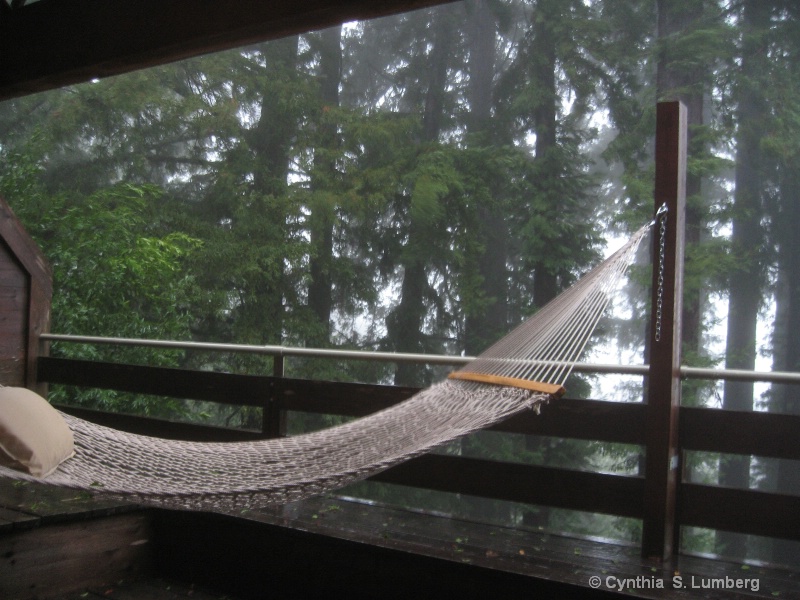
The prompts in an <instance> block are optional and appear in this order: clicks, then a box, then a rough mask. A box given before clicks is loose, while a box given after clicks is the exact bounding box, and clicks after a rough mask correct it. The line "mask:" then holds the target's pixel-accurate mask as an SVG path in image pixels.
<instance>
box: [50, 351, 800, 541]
mask: <svg viewBox="0 0 800 600" xmlns="http://www.w3.org/2000/svg"><path fill="white" fill-rule="evenodd" d="M38 373H39V378H40V380H41V381H43V382H48V383H51V384H64V385H73V386H80V387H87V388H101V389H114V390H118V391H126V392H133V393H146V394H154V395H159V396H171V397H178V398H190V399H198V400H208V401H213V402H220V403H224V404H234V405H241V406H259V407H262V408H264V409H267V408H269V407H270V406H272V407H273V414H275V413H277V412H280V413H284V412H285V411H301V412H310V413H321V414H331V415H339V416H350V417H359V416H363V415H366V414H369V413H371V412H374V411H376V410H380V409H382V408H386V407H388V406H391V405H393V404H395V403H398V402H401V401H403V400H405V399H406V398H408V397H410V396H411V395H412V394H414V393H415V392H416V391H417V389H416V388H409V387H395V386H386V385H369V384H359V383H341V382H325V381H310V380H303V379H292V378H285V377H273V376H256V375H236V374H229V373H213V372H200V371H187V370H182V369H169V368H161V367H149V366H140V365H122V364H113V363H103V362H92V361H83V360H74V359H64V358H52V357H42V358H40V359H39V366H38ZM62 408H63V409H64V410H66V411H68V412H70V413H72V414H76V415H78V416H81V417H83V418H87V419H90V420H94V421H96V422H99V423H102V424H105V425H108V426H111V427H116V428H118V429H123V430H127V431H132V432H134V433H142V434H148V435H156V436H159V437H171V438H174V439H197V440H215V441H236V440H248V439H258V438H264V437H268V436H269V435H270V425H269V423H265V424H264V427H263V428H262V430H261V431H241V430H234V429H226V428H220V427H212V426H208V425H199V424H187V423H174V422H169V421H164V420H159V419H154V418H148V417H135V416H129V415H119V414H111V413H103V412H99V411H93V410H88V409H81V408H74V407H62ZM645 411H646V405H645V404H641V403H629V402H605V401H595V400H576V399H570V398H561V399H559V400H557V401H554V402H551V403H550V404H549V405H547V406H545V407H544V408H543V410H542V413H541V414H540V415H534V414H524V415H520V416H517V417H513V418H511V419H509V420H507V421H505V422H504V423H501V424H499V425H497V426H495V427H494V428H493V429H494V430H496V431H501V432H506V433H518V434H526V435H540V436H553V437H560V438H576V439H585V440H596V441H602V442H615V443H626V444H636V445H639V446H642V447H643V448H644V447H646V445H647V440H646V438H645V428H644V422H645V415H646V413H645ZM267 412H268V411H267V410H265V414H267ZM267 420H268V419H267ZM679 420H680V427H679V430H680V436H679V443H678V447H679V451H680V452H681V453H683V452H684V451H687V450H692V451H707V452H724V453H732V454H747V455H750V454H752V455H757V456H765V457H776V458H786V459H794V460H798V459H800V446H798V445H797V443H796V440H797V434H798V432H800V417H798V416H794V415H778V414H773V413H758V412H747V413H741V412H732V411H723V410H718V409H706V408H688V407H681V408H680V409H679ZM374 480H376V481H380V482H384V483H395V484H402V485H408V486H413V487H420V488H425V489H433V490H438V491H444V492H455V493H462V494H470V495H475V496H481V497H485V498H492V499H498V500H507V501H512V502H520V503H526V504H536V505H544V506H554V507H559V508H566V509H572V510H583V511H590V512H600V513H606V514H611V515H617V516H624V517H632V518H637V519H641V518H642V517H643V514H644V501H645V500H644V489H645V485H646V478H645V477H636V476H623V475H610V474H605V473H595V472H586V471H578V470H572V469H561V468H553V467H546V466H539V465H529V464H517V463H504V462H498V461H493V460H484V459H476V458H466V457H461V456H444V455H437V454H431V455H425V456H421V457H418V458H415V459H412V460H410V461H408V462H406V463H404V464H402V465H398V466H397V467H394V468H392V469H389V470H388V471H385V472H383V473H381V474H379V475H378V476H376V477H375V478H374ZM676 514H677V521H678V524H679V525H681V526H695V527H705V528H712V529H715V528H718V529H724V530H728V531H734V532H740V533H749V534H754V535H766V536H772V537H780V538H788V539H796V540H800V522H798V519H800V496H789V495H785V494H775V493H767V492H762V491H755V490H737V489H726V488H720V487H715V486H709V485H701V484H696V483H687V482H682V481H681V482H679V484H678V502H677V506H676ZM743 514H745V515H747V517H746V518H743V517H742V515H743Z"/></svg>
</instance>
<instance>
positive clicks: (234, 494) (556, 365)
mask: <svg viewBox="0 0 800 600" xmlns="http://www.w3.org/2000/svg"><path fill="white" fill-rule="evenodd" d="M648 229H649V225H648V226H646V227H644V228H642V229H641V230H640V231H639V232H637V233H636V234H635V235H634V236H633V237H632V238H631V239H630V240H629V241H628V242H627V243H626V244H625V245H624V246H623V247H622V248H621V249H620V250H618V251H617V252H616V253H615V254H613V255H612V256H611V257H609V258H608V259H606V260H605V261H604V262H603V263H601V264H600V265H598V266H597V267H595V268H594V269H593V270H592V271H590V272H589V273H588V274H586V275H585V276H584V277H582V278H581V279H580V280H579V281H578V282H577V283H576V284H575V285H574V286H572V287H571V288H570V289H569V290H567V291H565V292H564V293H562V294H561V295H560V296H558V297H557V298H556V299H555V300H553V301H552V302H550V303H549V304H548V305H547V306H545V307H543V308H542V309H541V310H540V311H538V312H537V313H536V314H535V315H534V316H533V317H532V318H530V319H529V320H527V321H526V322H524V323H523V324H522V325H520V326H519V327H517V328H516V329H515V330H514V331H512V332H511V333H510V334H508V335H507V336H506V337H505V338H503V339H502V340H500V341H499V342H498V343H496V344H495V345H494V346H492V347H491V348H489V349H488V350H487V351H486V352H484V353H483V354H481V355H480V356H479V357H478V358H476V359H475V360H474V361H472V362H470V363H469V364H468V365H466V366H465V367H464V368H462V369H461V370H460V371H457V372H455V373H453V374H451V376H450V378H449V379H448V380H446V381H444V382H441V383H438V384H435V385H433V386H432V387H430V388H428V389H426V390H423V391H421V392H419V393H418V394H416V395H415V396H414V397H412V398H411V399H409V400H407V401H405V402H403V403H400V404H398V405H395V406H393V407H391V408H388V409H385V410H383V411H379V412H377V413H374V414H372V415H369V416H367V417H363V418H361V419H358V420H355V421H351V422H349V423H346V424H344V425H340V426H337V427H332V428H330V429H326V430H322V431H317V432H314V433H310V434H304V435H298V436H291V437H284V438H279V439H270V440H259V441H252V442H225V443H209V442H183V441H174V440H165V439H160V438H153V437H148V436H141V435H135V434H130V433H125V432H121V431H117V430H114V429H110V428H107V427H103V426H100V425H96V424H93V423H90V422H88V421H84V420H82V419H79V418H76V417H73V416H70V415H66V414H63V415H62V416H63V417H64V419H65V421H66V422H67V424H68V425H69V427H70V428H71V429H72V432H73V435H74V439H75V456H74V457H73V458H70V459H68V460H66V461H65V462H63V463H62V464H61V465H60V466H59V467H58V469H57V470H56V471H55V472H54V473H52V474H51V475H49V476H48V477H46V478H44V479H38V478H35V477H32V476H30V475H27V474H24V473H21V472H19V471H16V470H12V469H8V468H5V467H2V466H0V475H2V476H6V477H12V478H17V479H28V480H34V481H41V482H44V483H48V484H52V485H58V486H65V487H70V488H75V489H82V490H90V491H92V492H97V493H100V494H103V495H109V496H112V497H116V498H121V499H125V500H130V501H134V502H140V503H143V504H149V505H160V506H167V507H172V508H185V509H203V510H205V509H211V508H218V509H236V508H257V507H260V506H266V505H270V504H283V503H286V502H290V501H293V500H298V499H300V498H304V497H308V496H313V495H318V494H322V493H325V492H329V491H332V490H334V489H337V488H340V487H343V486H345V485H347V484H349V483H353V482H355V481H358V480H361V479H364V478H366V477H368V476H370V475H373V474H375V473H377V472H380V471H381V470H384V469H386V468H388V467H390V466H392V465H395V464H397V463H399V462H402V461H404V460H407V459H409V458H411V457H413V456H416V455H419V454H422V453H424V452H426V451H429V450H431V449H432V448H434V447H436V446H439V445H441V444H443V443H445V442H448V441H451V440H453V439H456V438H458V437H460V436H463V435H465V434H467V433H470V432H472V431H476V430H478V429H482V428H485V427H488V426H491V425H493V424H495V423H497V422H499V421H502V420H503V419H505V418H507V417H509V416H511V415H514V414H517V413H520V412H522V411H525V410H531V409H533V410H536V412H538V410H539V407H540V406H541V404H543V403H545V402H547V401H548V400H549V399H551V398H555V397H558V396H560V395H561V394H562V393H563V391H564V388H563V384H564V381H565V380H566V378H567V376H568V375H569V373H570V370H571V365H572V364H573V363H574V361H575V360H576V359H577V357H578V355H579V354H580V352H581V350H582V349H583V348H584V346H585V344H586V342H587V340H588V339H589V337H590V335H591V334H592V332H593V331H594V328H595V326H596V325H597V323H598V321H599V319H600V316H601V313H602V312H603V310H604V308H605V307H606V305H607V303H608V301H609V299H610V292H611V291H612V290H613V289H615V288H616V286H617V284H618V282H619V280H620V278H621V277H622V275H623V274H624V272H625V270H626V268H627V266H628V265H629V264H630V262H632V259H633V257H634V254H635V252H636V249H637V247H638V245H639V243H640V241H641V240H642V238H643V237H644V235H645V234H646V233H647V230H648Z"/></svg>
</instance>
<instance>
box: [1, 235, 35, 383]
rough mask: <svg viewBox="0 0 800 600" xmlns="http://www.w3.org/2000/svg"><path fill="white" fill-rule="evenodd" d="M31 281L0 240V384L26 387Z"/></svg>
mask: <svg viewBox="0 0 800 600" xmlns="http://www.w3.org/2000/svg"><path fill="white" fill-rule="evenodd" d="M29 282H30V277H29V276H28V275H27V274H26V273H25V271H24V269H23V268H22V265H21V264H20V263H19V261H17V260H16V258H15V257H14V254H13V252H12V251H11V249H10V248H9V247H8V245H7V244H6V243H5V242H3V241H2V240H0V384H2V385H16V386H23V385H25V378H26V366H25V365H26V361H25V357H26V351H27V348H28V336H27V331H28V310H27V307H28V301H29V298H30V295H29V288H30V284H29Z"/></svg>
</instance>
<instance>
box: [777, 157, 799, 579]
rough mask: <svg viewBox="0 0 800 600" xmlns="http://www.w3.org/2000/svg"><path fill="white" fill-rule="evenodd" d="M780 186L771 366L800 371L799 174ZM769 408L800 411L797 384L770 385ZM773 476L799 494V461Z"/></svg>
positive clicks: (787, 174)
mask: <svg viewBox="0 0 800 600" xmlns="http://www.w3.org/2000/svg"><path fill="white" fill-rule="evenodd" d="M781 170H782V177H781V179H782V181H781V185H780V198H781V209H782V210H781V211H780V214H779V216H778V217H779V218H778V219H777V220H776V226H777V234H778V284H777V289H778V292H777V293H776V297H777V299H776V308H775V312H776V316H775V327H774V329H773V353H774V354H773V369H774V370H775V371H795V372H797V371H800V336H798V335H796V332H797V331H800V238H798V236H797V232H796V231H795V227H796V226H797V223H798V222H800V175H798V173H797V169H796V168H794V166H789V165H783V166H782V167H781ZM770 410H771V411H774V412H778V413H783V414H795V415H798V414H800V404H799V403H798V402H797V386H792V385H786V384H773V385H772V395H771V399H770ZM777 462H778V468H777V472H776V473H775V475H774V478H775V486H774V489H775V491H777V492H778V493H785V494H792V495H797V494H799V493H800V461H796V460H785V459H779V460H778V461H777ZM772 560H774V561H775V562H779V563H781V564H785V565H797V564H800V542H796V541H790V540H775V541H774V542H773V547H772Z"/></svg>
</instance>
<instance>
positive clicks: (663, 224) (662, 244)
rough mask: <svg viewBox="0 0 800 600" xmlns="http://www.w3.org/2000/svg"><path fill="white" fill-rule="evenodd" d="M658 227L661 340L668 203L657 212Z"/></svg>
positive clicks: (658, 333)
mask: <svg viewBox="0 0 800 600" xmlns="http://www.w3.org/2000/svg"><path fill="white" fill-rule="evenodd" d="M656 219H658V220H659V228H658V289H657V290H656V333H655V340H656V342H660V341H661V323H662V320H663V316H664V268H665V267H664V259H665V258H666V256H667V205H666V204H662V205H661V207H660V208H659V209H658V212H657V213H656Z"/></svg>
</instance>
